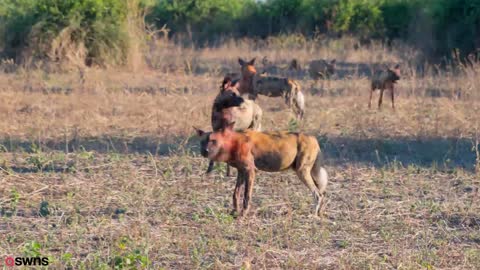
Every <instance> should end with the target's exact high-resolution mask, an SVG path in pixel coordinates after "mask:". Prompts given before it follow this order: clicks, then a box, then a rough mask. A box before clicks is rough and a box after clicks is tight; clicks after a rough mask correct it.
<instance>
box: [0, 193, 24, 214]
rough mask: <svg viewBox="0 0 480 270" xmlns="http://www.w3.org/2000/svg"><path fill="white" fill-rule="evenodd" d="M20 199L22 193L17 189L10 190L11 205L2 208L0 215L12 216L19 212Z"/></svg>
mask: <svg viewBox="0 0 480 270" xmlns="http://www.w3.org/2000/svg"><path fill="white" fill-rule="evenodd" d="M19 201H20V194H19V193H18V191H17V190H16V189H12V190H11V191H10V205H9V206H8V207H2V208H0V215H2V216H7V217H11V216H14V215H16V214H17V205H18V202H19Z"/></svg>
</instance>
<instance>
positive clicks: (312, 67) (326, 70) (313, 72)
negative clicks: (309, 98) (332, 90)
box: [308, 59, 336, 89]
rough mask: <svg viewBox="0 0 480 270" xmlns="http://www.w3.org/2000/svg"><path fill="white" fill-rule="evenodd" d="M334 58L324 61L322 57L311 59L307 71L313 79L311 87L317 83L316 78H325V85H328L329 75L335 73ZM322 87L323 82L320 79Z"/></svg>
mask: <svg viewBox="0 0 480 270" xmlns="http://www.w3.org/2000/svg"><path fill="white" fill-rule="evenodd" d="M335 69H336V60H335V59H333V60H331V61H326V60H323V59H320V60H313V61H311V62H310V64H309V66H308V73H309V75H310V77H311V78H312V79H313V83H312V89H313V87H314V86H315V85H316V84H317V83H318V80H320V79H321V80H327V84H328V85H327V87H330V80H329V79H330V77H331V76H332V75H333V74H335ZM321 87H322V89H323V88H324V82H323V81H322V86H321Z"/></svg>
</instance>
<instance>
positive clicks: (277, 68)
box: [260, 56, 301, 77]
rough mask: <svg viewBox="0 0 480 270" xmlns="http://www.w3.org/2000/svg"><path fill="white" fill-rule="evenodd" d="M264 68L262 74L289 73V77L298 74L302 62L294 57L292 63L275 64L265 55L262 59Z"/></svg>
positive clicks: (283, 74)
mask: <svg viewBox="0 0 480 270" xmlns="http://www.w3.org/2000/svg"><path fill="white" fill-rule="evenodd" d="M262 65H263V67H262V70H261V72H260V74H265V75H267V74H268V75H272V74H273V75H282V76H285V75H287V76H288V77H290V76H296V75H298V73H299V72H300V70H301V67H300V64H299V63H298V60H297V59H295V58H294V59H292V61H290V63H288V65H287V64H285V65H275V64H273V63H272V62H271V61H270V60H268V58H267V57H266V56H265V57H263V59H262Z"/></svg>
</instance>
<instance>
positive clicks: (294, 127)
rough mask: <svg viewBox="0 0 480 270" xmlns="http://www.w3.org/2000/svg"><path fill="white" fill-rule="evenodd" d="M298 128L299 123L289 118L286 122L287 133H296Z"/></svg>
mask: <svg viewBox="0 0 480 270" xmlns="http://www.w3.org/2000/svg"><path fill="white" fill-rule="evenodd" d="M299 126H300V124H299V122H298V121H297V120H296V119H294V118H291V119H290V121H288V131H289V132H297V131H298V128H299Z"/></svg>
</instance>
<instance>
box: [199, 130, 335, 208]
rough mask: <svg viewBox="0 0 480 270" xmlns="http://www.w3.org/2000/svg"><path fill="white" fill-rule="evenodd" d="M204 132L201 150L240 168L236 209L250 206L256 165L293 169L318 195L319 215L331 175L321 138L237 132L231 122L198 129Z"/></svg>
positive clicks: (270, 168)
mask: <svg viewBox="0 0 480 270" xmlns="http://www.w3.org/2000/svg"><path fill="white" fill-rule="evenodd" d="M197 134H198V135H199V136H201V143H200V147H201V153H202V155H203V156H204V157H207V158H209V159H210V160H214V161H219V162H226V163H227V164H229V165H231V166H233V167H235V168H237V170H238V176H237V183H236V185H235V191H234V193H233V213H234V214H238V215H245V214H246V213H247V212H248V210H249V206H250V204H249V202H250V200H251V196H252V192H253V185H254V181H255V169H258V170H262V171H266V172H280V171H285V170H288V169H293V170H294V171H295V172H296V173H297V175H298V177H299V178H300V180H301V181H302V182H303V183H304V184H305V185H306V186H307V187H308V188H309V189H310V191H311V192H312V194H313V196H314V199H315V202H316V203H315V212H314V213H315V215H318V214H319V211H320V209H321V206H322V203H323V197H324V193H325V190H326V186H327V182H328V176H327V172H326V170H325V169H324V168H323V167H322V166H321V152H320V146H319V144H318V142H317V139H316V138H315V137H313V136H308V135H305V134H303V133H293V132H258V131H253V130H246V131H244V132H235V131H233V130H232V128H231V126H229V127H227V128H225V129H222V130H220V131H215V132H204V131H202V130H197ZM243 185H245V193H244V194H245V195H244V198H243V208H242V209H240V189H241V188H242V186H243Z"/></svg>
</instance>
